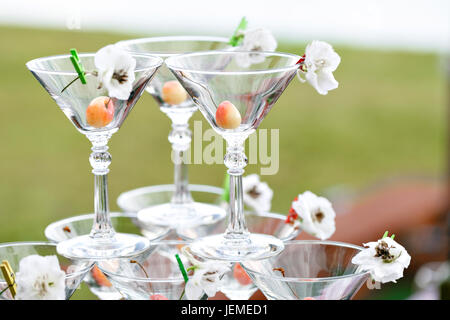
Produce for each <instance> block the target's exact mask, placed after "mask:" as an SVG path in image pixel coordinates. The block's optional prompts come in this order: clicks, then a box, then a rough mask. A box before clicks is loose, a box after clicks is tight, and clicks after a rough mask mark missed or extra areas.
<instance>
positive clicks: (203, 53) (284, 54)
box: [164, 50, 301, 75]
mask: <svg viewBox="0 0 450 320" xmlns="http://www.w3.org/2000/svg"><path fill="white" fill-rule="evenodd" d="M256 53H257V54H262V55H265V56H279V57H292V58H294V57H295V59H296V60H297V61H298V60H300V58H301V57H300V56H299V55H296V54H292V53H287V52H280V51H257V52H255V51H243V50H233V51H225V50H210V51H200V52H191V53H183V54H178V55H175V56H173V57H169V58H168V59H166V60H165V61H164V64H165V65H166V66H167V67H168V68H169V69H171V70H175V71H181V72H189V73H197V74H208V75H252V74H255V75H257V74H270V73H277V72H282V71H289V70H294V69H298V68H299V67H300V65H299V64H297V63H296V64H294V65H291V66H285V67H278V68H271V69H260V70H248V71H208V70H198V69H190V68H183V67H177V66H175V65H174V64H173V60H176V59H182V58H188V57H195V56H209V55H225V54H228V55H238V54H256Z"/></svg>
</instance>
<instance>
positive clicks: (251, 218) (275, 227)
mask: <svg viewBox="0 0 450 320" xmlns="http://www.w3.org/2000/svg"><path fill="white" fill-rule="evenodd" d="M245 220H246V222H247V227H248V230H249V231H250V232H252V233H261V234H267V235H273V236H275V237H277V238H278V239H280V240H282V241H288V240H292V239H295V238H296V237H297V236H298V235H299V233H300V228H299V222H298V221H297V220H295V221H294V222H293V223H286V216H284V215H281V214H276V213H263V214H256V213H250V212H246V213H245ZM226 228H227V224H226V223H225V221H223V220H222V221H220V222H218V223H215V224H212V225H201V226H197V227H195V228H186V229H178V231H177V232H178V234H179V235H180V237H182V238H183V239H186V240H193V239H196V238H199V237H204V236H208V235H212V234H221V233H224V232H225V230H226ZM256 290H258V288H257V287H256V286H255V284H254V283H253V281H252V280H251V279H250V277H249V276H248V275H247V274H246V273H245V271H244V270H243V269H242V266H241V265H240V264H239V263H234V265H233V266H232V268H231V271H230V272H228V273H226V274H225V275H224V279H223V285H222V286H221V288H220V291H222V292H223V293H224V294H225V295H226V296H227V297H228V298H230V299H231V300H248V299H249V298H250V297H251V296H252V294H254V293H255V292H256Z"/></svg>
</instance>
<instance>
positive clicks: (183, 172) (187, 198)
mask: <svg viewBox="0 0 450 320" xmlns="http://www.w3.org/2000/svg"><path fill="white" fill-rule="evenodd" d="M172 152H173V155H174V172H173V173H174V185H175V192H174V194H173V196H172V203H175V204H183V203H188V202H191V201H192V198H191V193H190V192H189V181H188V168H187V165H186V164H185V163H184V161H183V155H184V151H181V150H175V149H173V150H172Z"/></svg>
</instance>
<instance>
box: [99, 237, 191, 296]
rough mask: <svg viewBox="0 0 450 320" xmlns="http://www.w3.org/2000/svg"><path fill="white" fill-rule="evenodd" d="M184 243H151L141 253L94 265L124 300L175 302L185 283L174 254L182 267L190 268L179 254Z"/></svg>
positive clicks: (180, 294)
mask: <svg viewBox="0 0 450 320" xmlns="http://www.w3.org/2000/svg"><path fill="white" fill-rule="evenodd" d="M186 244H187V243H186V242H184V241H175V240H174V241H172V240H170V241H161V242H153V243H152V245H151V246H150V248H149V249H148V250H147V251H144V252H143V253H141V254H139V255H137V256H135V257H132V258H122V259H112V260H104V261H101V262H99V263H98V266H99V268H100V270H101V271H102V272H103V273H104V274H105V275H106V277H107V278H108V280H109V281H110V282H111V283H112V285H113V286H114V287H115V288H116V289H117V290H118V291H119V292H120V293H121V294H122V295H123V296H124V297H125V298H126V299H128V300H179V299H180V298H181V297H182V298H186V296H185V295H184V294H183V292H184V287H185V282H184V278H183V276H182V274H181V271H180V269H179V267H178V263H177V260H176V258H175V254H178V255H179V256H180V258H181V259H182V261H183V264H184V266H185V267H186V268H188V267H189V266H190V264H189V263H188V261H187V259H185V257H184V256H183V255H182V254H181V248H182V247H183V246H185V245H186Z"/></svg>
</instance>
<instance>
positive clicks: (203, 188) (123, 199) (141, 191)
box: [116, 184, 223, 212]
mask: <svg viewBox="0 0 450 320" xmlns="http://www.w3.org/2000/svg"><path fill="white" fill-rule="evenodd" d="M171 191H172V192H173V191H175V185H173V184H160V185H154V186H146V187H141V188H137V189H132V190H128V191H124V192H122V193H121V194H120V195H119V196H118V197H117V200H116V203H117V205H118V206H119V207H120V208H121V209H123V210H125V209H126V208H125V207H126V206H127V204H128V201H129V199H133V198H135V197H138V196H141V195H146V194H152V193H158V192H171ZM189 191H191V192H192V191H193V192H205V193H211V194H217V195H222V193H223V188H220V187H216V186H210V185H205V184H189ZM127 210H128V209H127ZM130 212H131V211H130Z"/></svg>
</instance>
